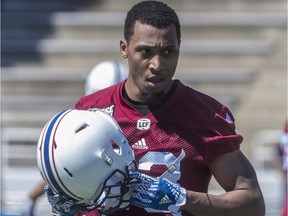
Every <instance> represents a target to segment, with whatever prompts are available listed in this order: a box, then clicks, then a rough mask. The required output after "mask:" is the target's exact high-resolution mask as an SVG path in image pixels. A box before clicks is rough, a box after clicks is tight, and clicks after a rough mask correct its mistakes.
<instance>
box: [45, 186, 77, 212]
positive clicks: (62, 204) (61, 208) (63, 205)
mask: <svg viewBox="0 0 288 216" xmlns="http://www.w3.org/2000/svg"><path fill="white" fill-rule="evenodd" d="M44 190H45V193H46V195H47V198H48V202H49V203H50V204H51V206H52V207H53V209H54V210H55V211H56V213H57V215H59V216H73V215H74V214H75V213H76V212H78V211H79V210H80V205H78V204H76V203H75V201H74V200H72V199H70V200H67V199H65V198H64V197H62V196H61V195H60V194H56V193H54V192H53V191H52V189H51V187H50V186H49V185H46V186H45V187H44Z"/></svg>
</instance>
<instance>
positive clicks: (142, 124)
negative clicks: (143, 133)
mask: <svg viewBox="0 0 288 216" xmlns="http://www.w3.org/2000/svg"><path fill="white" fill-rule="evenodd" d="M150 124H151V121H150V119H145V118H144V119H139V120H138V121H137V129H138V130H149V129H150Z"/></svg>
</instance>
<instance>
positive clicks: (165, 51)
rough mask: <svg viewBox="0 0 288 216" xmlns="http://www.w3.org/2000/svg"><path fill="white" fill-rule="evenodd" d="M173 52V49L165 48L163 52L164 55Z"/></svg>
mask: <svg viewBox="0 0 288 216" xmlns="http://www.w3.org/2000/svg"><path fill="white" fill-rule="evenodd" d="M173 53H174V50H173V49H166V50H164V54H165V55H171V54H173Z"/></svg>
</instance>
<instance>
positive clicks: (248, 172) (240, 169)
mask: <svg viewBox="0 0 288 216" xmlns="http://www.w3.org/2000/svg"><path fill="white" fill-rule="evenodd" d="M209 168H210V170H211V172H212V174H213V176H214V177H215V179H216V181H217V182H218V183H219V184H220V186H221V187H222V188H223V189H224V190H226V191H233V190H243V189H249V190H252V191H253V190H255V189H256V190H258V188H259V185H258V181H257V176H256V173H255V170H254V168H253V166H252V165H251V163H250V162H249V160H248V159H247V158H246V157H245V156H244V154H243V153H242V152H241V151H240V150H237V151H233V152H230V153H227V154H224V155H221V156H218V157H217V158H216V159H215V160H214V161H213V162H212V163H211V164H210V165H209Z"/></svg>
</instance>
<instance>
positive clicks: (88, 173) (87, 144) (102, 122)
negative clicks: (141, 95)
mask: <svg viewBox="0 0 288 216" xmlns="http://www.w3.org/2000/svg"><path fill="white" fill-rule="evenodd" d="M134 160H135V157H134V152H133V150H132V149H131V147H130V146H129V143H128V141H127V139H126V138H125V136H124V135H123V133H122V130H121V129H120V127H119V125H118V124H117V122H116V121H115V120H114V119H113V118H112V117H111V116H110V115H108V114H106V113H104V112H102V111H100V110H96V111H87V110H75V109H69V110H66V111H63V112H60V113H58V114H57V115H55V116H54V117H53V118H52V119H51V120H50V121H49V122H48V123H47V124H46V126H45V127H44V129H43V131H42V133H41V135H40V138H39V141H38V149H37V162H38V168H39V170H40V173H41V175H42V177H43V179H44V180H45V181H46V182H47V183H48V184H49V185H50V186H51V188H52V189H53V190H54V192H56V193H59V194H61V195H62V196H64V197H65V198H67V199H72V200H74V201H75V202H76V203H77V204H81V205H82V206H92V207H93V208H97V209H98V210H99V211H101V212H102V213H106V214H108V212H113V211H115V210H119V209H123V208H126V207H127V206H128V205H129V199H130V193H131V192H130V187H129V178H128V170H129V168H131V167H132V168H135V167H134Z"/></svg>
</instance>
